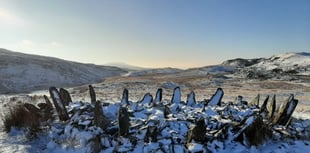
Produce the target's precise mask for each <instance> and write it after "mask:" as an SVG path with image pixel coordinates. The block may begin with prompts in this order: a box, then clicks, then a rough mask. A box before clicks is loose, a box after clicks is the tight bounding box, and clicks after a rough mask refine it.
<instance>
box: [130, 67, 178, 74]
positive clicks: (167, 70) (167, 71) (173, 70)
mask: <svg viewBox="0 0 310 153" xmlns="http://www.w3.org/2000/svg"><path fill="white" fill-rule="evenodd" d="M182 71H183V70H182V69H177V68H170V67H168V68H156V69H146V70H141V71H134V72H130V73H129V74H128V76H144V75H167V74H176V73H180V72H182Z"/></svg>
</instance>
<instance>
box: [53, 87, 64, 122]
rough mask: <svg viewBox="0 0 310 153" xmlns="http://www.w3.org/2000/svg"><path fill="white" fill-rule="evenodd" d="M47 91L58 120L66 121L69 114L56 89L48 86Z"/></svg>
mask: <svg viewBox="0 0 310 153" xmlns="http://www.w3.org/2000/svg"><path fill="white" fill-rule="evenodd" d="M49 92H50V95H51V97H52V100H53V103H54V106H55V108H56V111H57V113H58V116H59V120H61V121H67V120H68V119H69V115H68V112H67V110H66V107H65V105H64V103H63V102H62V100H61V98H60V95H59V92H58V90H57V89H56V88H55V87H50V89H49Z"/></svg>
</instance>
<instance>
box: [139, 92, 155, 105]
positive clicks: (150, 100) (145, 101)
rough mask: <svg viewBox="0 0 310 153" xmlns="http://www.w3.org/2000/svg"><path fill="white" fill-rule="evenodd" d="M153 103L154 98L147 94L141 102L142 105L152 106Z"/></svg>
mask: <svg viewBox="0 0 310 153" xmlns="http://www.w3.org/2000/svg"><path fill="white" fill-rule="evenodd" d="M152 102H153V96H152V95H151V94H150V93H146V94H145V95H144V97H143V99H142V100H141V101H140V102H139V103H141V104H150V103H152Z"/></svg>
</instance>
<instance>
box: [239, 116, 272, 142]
mask: <svg viewBox="0 0 310 153" xmlns="http://www.w3.org/2000/svg"><path fill="white" fill-rule="evenodd" d="M271 137H272V130H271V127H269V125H267V124H265V123H264V122H263V118H262V117H261V116H249V117H248V118H246V119H244V120H243V121H242V122H240V125H239V130H237V132H236V134H235V135H234V140H235V141H239V142H241V143H245V144H244V145H247V146H253V145H254V146H258V145H261V144H263V143H264V141H266V140H268V139H269V138H271Z"/></svg>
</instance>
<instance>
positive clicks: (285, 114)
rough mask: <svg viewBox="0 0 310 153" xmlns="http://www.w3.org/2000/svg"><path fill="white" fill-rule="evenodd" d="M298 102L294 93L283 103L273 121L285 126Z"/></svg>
mask: <svg viewBox="0 0 310 153" xmlns="http://www.w3.org/2000/svg"><path fill="white" fill-rule="evenodd" d="M297 104H298V100H297V99H294V95H290V97H289V98H288V99H287V100H286V101H284V102H283V103H281V105H280V107H279V111H278V114H277V116H275V118H274V120H273V122H272V123H273V124H278V125H283V126H284V125H286V124H287V123H288V121H289V119H290V118H291V116H292V114H293V112H294V110H295V108H296V106H297Z"/></svg>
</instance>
